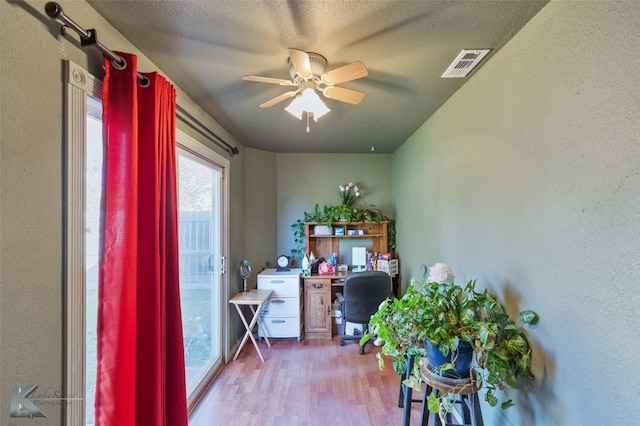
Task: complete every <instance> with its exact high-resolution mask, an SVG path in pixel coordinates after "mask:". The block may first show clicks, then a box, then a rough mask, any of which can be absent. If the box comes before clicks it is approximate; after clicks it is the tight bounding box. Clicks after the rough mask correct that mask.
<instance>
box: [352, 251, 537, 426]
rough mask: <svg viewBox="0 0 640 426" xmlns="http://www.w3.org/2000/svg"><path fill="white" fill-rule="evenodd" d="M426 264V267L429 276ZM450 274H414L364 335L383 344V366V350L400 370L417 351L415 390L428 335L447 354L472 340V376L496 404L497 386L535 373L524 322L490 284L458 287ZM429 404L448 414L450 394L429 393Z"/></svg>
mask: <svg viewBox="0 0 640 426" xmlns="http://www.w3.org/2000/svg"><path fill="white" fill-rule="evenodd" d="M437 265H443V264H437ZM437 265H435V266H437ZM443 266H446V265H443ZM447 268H448V267H447ZM426 270H427V268H426V267H425V276H426ZM448 271H449V272H450V269H449V270H448ZM448 278H449V277H447V278H446V279H443V280H439V281H438V280H437V279H434V278H433V277H432V275H431V274H430V276H429V278H428V279H427V280H426V281H424V282H418V281H417V280H415V279H414V280H412V282H411V286H410V287H409V288H408V289H407V291H406V293H405V295H404V296H403V297H402V298H400V299H394V300H390V299H388V300H387V301H385V302H384V303H382V304H381V305H380V307H379V309H378V311H377V312H376V313H375V314H374V315H373V316H372V317H371V321H370V323H369V329H370V333H366V334H365V335H364V336H363V338H362V341H365V340H368V339H369V338H371V337H373V336H377V337H376V344H377V345H382V351H381V353H382V356H380V354H378V364H379V367H380V368H381V369H382V368H384V356H387V357H391V359H392V360H393V368H394V371H395V372H396V373H397V374H404V373H405V371H406V368H407V367H406V365H407V362H406V360H407V357H410V356H413V357H414V370H413V371H412V372H411V375H410V376H409V378H408V379H407V380H405V381H404V382H403V383H404V384H405V385H407V386H409V387H411V388H413V389H416V390H420V387H421V378H422V375H421V373H420V359H421V358H422V357H424V356H425V349H424V343H423V342H424V340H425V339H428V340H429V341H430V342H431V343H432V344H433V345H434V346H437V347H438V348H439V349H440V351H441V352H442V353H443V355H445V356H446V355H447V354H448V353H449V352H451V351H457V349H458V345H459V343H460V342H463V341H464V342H469V343H470V344H471V345H472V347H473V351H474V363H473V364H472V367H471V372H470V373H471V380H474V381H475V383H476V385H477V386H478V387H480V386H482V387H483V388H484V390H485V400H486V401H487V402H488V403H489V405H491V406H496V405H498V402H499V401H498V397H497V396H496V391H497V390H498V389H504V388H505V387H506V386H509V387H512V388H517V387H518V380H517V379H518V377H526V378H529V379H533V378H534V377H533V373H532V372H531V347H530V346H529V342H528V340H527V338H526V336H525V334H524V332H523V329H522V326H521V325H519V324H517V323H516V322H514V321H513V320H511V319H510V318H509V316H508V315H507V313H506V311H505V309H504V307H503V305H502V304H501V303H500V301H499V300H498V298H497V296H496V295H494V294H492V293H490V292H489V291H488V290H486V289H485V290H484V291H482V292H479V291H476V289H475V286H476V281H475V280H473V281H469V282H468V283H467V284H466V286H465V287H460V286H458V285H456V284H453V282H452V281H453V275H452V274H450V281H451V282H444V281H447V280H448ZM519 321H520V323H522V324H529V325H534V324H536V323H537V322H538V315H537V314H536V313H535V312H533V311H530V310H527V311H523V312H521V313H520V318H519ZM362 341H361V342H362ZM450 369H454V366H453V361H452V362H451V363H445V364H442V365H439V366H437V367H436V368H434V369H433V371H434V373H436V374H441V373H442V372H444V371H445V370H450ZM512 405H513V402H512V401H511V400H507V401H504V402H502V403H501V407H502V408H503V409H505V408H508V407H510V406H512ZM428 407H429V410H430V411H432V412H438V413H440V416H441V417H442V418H444V415H445V414H446V412H450V411H451V403H450V396H449V395H448V394H447V393H446V392H440V393H439V396H438V397H436V396H435V394H434V393H431V394H430V395H429V400H428Z"/></svg>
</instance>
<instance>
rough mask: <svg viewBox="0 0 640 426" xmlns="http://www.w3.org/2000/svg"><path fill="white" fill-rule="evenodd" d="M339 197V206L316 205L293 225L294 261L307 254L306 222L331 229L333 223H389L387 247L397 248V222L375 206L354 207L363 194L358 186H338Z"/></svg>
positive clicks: (292, 252) (351, 184) (292, 250)
mask: <svg viewBox="0 0 640 426" xmlns="http://www.w3.org/2000/svg"><path fill="white" fill-rule="evenodd" d="M338 195H339V196H340V202H341V203H340V204H337V205H325V206H323V207H322V208H320V205H318V204H316V205H315V208H314V210H313V211H312V212H304V216H303V218H302V219H298V220H296V221H295V222H294V223H293V224H291V230H292V231H293V240H294V243H295V247H294V248H293V249H291V256H292V257H293V258H294V259H301V258H302V256H304V254H305V247H304V242H305V235H304V232H305V230H304V229H305V228H304V224H305V222H318V223H325V224H326V225H327V226H328V227H331V224H332V223H333V222H347V223H355V222H366V221H369V222H377V223H379V222H381V221H388V222H389V225H388V227H387V241H388V242H387V245H388V247H389V249H390V250H393V249H395V247H396V227H395V221H394V220H393V219H391V218H389V217H387V216H386V215H384V214H383V213H382V212H381V211H380V210H378V209H376V208H375V206H369V205H366V204H365V203H364V202H362V204H364V205H365V206H366V208H356V207H353V204H354V203H355V201H357V200H359V199H360V196H361V192H360V189H359V188H358V186H357V185H354V184H353V183H352V182H349V183H348V184H347V185H339V186H338Z"/></svg>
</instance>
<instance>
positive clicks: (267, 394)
mask: <svg viewBox="0 0 640 426" xmlns="http://www.w3.org/2000/svg"><path fill="white" fill-rule="evenodd" d="M338 342H339V338H338V337H334V338H333V339H332V340H326V339H325V340H311V339H306V340H302V341H300V342H298V341H296V340H276V339H274V340H273V341H272V344H271V348H268V347H267V345H266V343H265V342H264V341H263V342H259V345H260V349H261V351H262V354H263V356H264V358H265V362H264V363H263V362H261V361H260V358H259V357H258V355H257V353H256V351H255V349H254V348H253V346H252V345H251V342H248V344H246V345H245V347H244V348H243V349H242V352H241V353H240V355H239V356H238V359H237V360H236V361H230V362H229V364H227V365H226V366H225V367H224V368H223V370H222V372H221V373H220V374H219V375H218V377H217V378H216V379H215V381H214V383H213V384H212V386H211V388H210V389H209V390H208V392H207V394H206V395H205V396H204V397H203V399H202V401H201V402H200V404H199V405H198V407H197V408H196V409H195V410H194V412H193V413H192V415H191V416H190V418H189V425H190V426H215V425H242V426H252V425H260V426H263V425H265V426H266V425H277V426H297V425H309V426H313V425H323V426H328V425H337V426H347V425H358V426H360V425H372V426H376V425H380V426H389V425H402V419H403V409H402V408H399V407H398V388H399V383H400V381H399V380H400V379H399V377H398V376H397V375H396V374H395V373H394V372H393V368H392V367H391V363H390V362H387V364H386V366H385V367H386V368H385V370H384V371H380V370H379V368H378V362H377V358H376V353H377V352H379V348H377V347H375V346H373V345H367V347H366V351H365V354H364V355H359V353H358V346H357V343H356V342H347V343H346V345H345V346H340V345H339V343H338ZM411 424H412V425H419V424H420V407H419V404H417V403H414V404H412V408H411Z"/></svg>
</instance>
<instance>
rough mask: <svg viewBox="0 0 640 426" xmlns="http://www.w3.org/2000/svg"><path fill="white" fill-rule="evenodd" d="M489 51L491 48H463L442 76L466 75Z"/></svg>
mask: <svg viewBox="0 0 640 426" xmlns="http://www.w3.org/2000/svg"><path fill="white" fill-rule="evenodd" d="M489 52H491V49H477V50H476V49H470V50H463V51H462V52H460V54H459V55H458V56H457V57H456V59H455V60H454V61H453V62H452V63H451V65H449V68H447V70H446V71H445V72H444V74H442V78H462V77H466V76H467V74H469V73H470V72H471V70H472V69H474V68H475V66H476V65H478V63H479V62H480V61H481V60H482V58H484V57H485V56H487V54H488V53H489Z"/></svg>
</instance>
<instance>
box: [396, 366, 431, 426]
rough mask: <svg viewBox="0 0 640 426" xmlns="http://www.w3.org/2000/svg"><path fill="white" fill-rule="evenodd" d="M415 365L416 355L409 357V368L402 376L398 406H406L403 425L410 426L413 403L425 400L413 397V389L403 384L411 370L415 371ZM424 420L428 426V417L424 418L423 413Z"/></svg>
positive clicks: (423, 423) (424, 425) (425, 425)
mask: <svg viewBox="0 0 640 426" xmlns="http://www.w3.org/2000/svg"><path fill="white" fill-rule="evenodd" d="M413 365H414V357H413V356H409V357H407V370H406V371H405V372H404V374H403V375H402V376H400V392H399V393H398V407H400V408H404V411H403V417H402V426H409V423H410V421H411V404H412V403H414V402H423V400H421V399H414V398H413V389H411V388H410V387H408V386H405V385H403V384H402V382H403V381H404V380H406V379H408V378H409V376H411V372H412V371H413ZM422 417H423V421H422V425H423V426H427V424H426V423H425V422H424V421H425V419H426V418H424V413H423V416H422Z"/></svg>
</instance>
